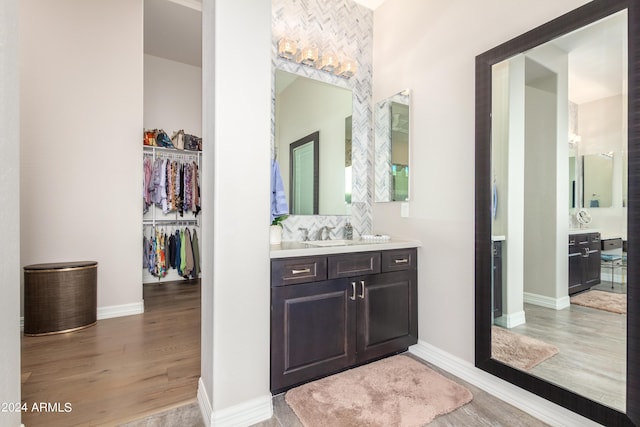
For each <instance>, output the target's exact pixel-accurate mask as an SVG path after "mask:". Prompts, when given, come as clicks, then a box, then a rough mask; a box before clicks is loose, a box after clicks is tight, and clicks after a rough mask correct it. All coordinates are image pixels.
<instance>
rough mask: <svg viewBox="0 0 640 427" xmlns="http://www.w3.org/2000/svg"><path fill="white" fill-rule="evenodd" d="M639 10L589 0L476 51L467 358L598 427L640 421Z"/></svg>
mask: <svg viewBox="0 0 640 427" xmlns="http://www.w3.org/2000/svg"><path fill="white" fill-rule="evenodd" d="M639 8H640V5H639V2H637V1H623V0H607V1H599V0H595V1H592V2H590V3H588V4H586V5H585V6H582V7H580V8H578V9H576V10H575V11H573V12H570V13H568V14H566V15H563V16H561V17H559V18H557V19H555V20H553V21H551V22H549V23H547V24H544V25H543V26H541V27H538V28H536V29H534V30H532V31H530V32H528V33H526V34H524V35H522V36H520V37H517V38H515V39H513V40H511V41H509V42H506V43H505V44H503V45H500V46H498V47H496V48H494V49H491V50H490V51H487V52H485V53H484V54H482V55H480V56H478V57H477V58H476V366H478V367H479V368H481V369H483V370H485V371H487V372H490V373H492V374H494V375H497V376H499V377H501V378H503V379H505V380H508V381H510V382H512V383H514V384H516V385H518V386H520V387H522V388H525V389H527V390H529V391H531V392H533V393H536V394H538V395H540V396H542V397H544V398H547V399H549V400H551V401H553V402H555V403H558V404H560V405H562V406H565V407H566V408H568V409H570V410H572V411H575V412H577V413H580V414H582V415H584V416H586V417H588V418H591V419H593V420H595V421H597V422H599V423H601V424H605V425H639V423H640V390H639V388H640V379H639V376H640V367H638V364H637V362H636V361H637V360H640V354H639V353H638V352H639V350H640V348H639V347H640V338H639V336H640V333H639V331H640V325H639V320H640V317H639V311H640V301H639V299H638V287H637V280H638V270H637V267H636V266H637V265H638V264H637V261H638V258H637V255H636V252H634V250H633V247H634V246H637V245H638V243H634V242H635V240H637V237H636V236H638V232H640V230H639V227H640V221H639V220H638V213H637V211H636V210H635V209H637V208H635V205H634V202H636V203H637V201H636V200H634V195H635V197H637V185H638V180H637V179H636V180H634V177H637V173H638V172H636V171H634V170H633V169H632V167H633V165H639V163H638V162H639V159H638V149H639V148H640V147H639V144H640V141H639V135H638V132H639V129H640V123H639V121H640V118H639V117H638V111H637V108H638V107H637V106H638V102H639V101H638V88H637V86H638V83H637V82H635V83H632V81H633V76H634V75H637V73H638V71H637V66H638V57H637V52H636V51H634V50H632V49H629V47H630V46H636V49H637V46H639V43H640V40H639V34H638V32H639V29H638V22H639V19H640V16H639V15H638V14H639V13H640V11H639V10H638V9H639ZM567 159H569V161H567ZM627 165H629V168H630V169H629V170H627ZM627 176H628V178H627ZM627 179H628V183H627ZM567 182H568V183H569V185H568V186H567V184H566V183H567ZM627 186H628V192H629V193H628V196H627ZM634 191H635V193H634ZM627 198H628V200H629V203H628V204H627ZM627 206H628V207H627ZM595 208H599V209H595ZM602 208H605V209H602ZM578 212H586V213H587V214H589V216H590V217H592V221H591V222H590V223H589V224H583V223H580V224H578V223H577V221H576V214H577V213H578ZM623 240H628V241H631V245H630V246H629V247H630V248H631V249H630V251H629V252H622V249H618V248H615V250H619V251H620V252H619V253H620V264H619V266H620V269H621V270H622V266H623V265H624V270H625V271H624V272H622V271H621V272H620V273H619V276H616V273H615V271H613V269H612V270H611V273H607V274H610V276H606V277H608V278H609V279H607V280H606V282H605V280H604V279H603V278H604V277H605V276H604V275H605V273H603V272H605V271H608V270H605V268H608V267H604V265H605V264H606V262H605V261H606V258H605V256H604V255H602V254H605V253H609V252H610V249H611V248H613V246H615V245H617V242H620V243H621V242H622V241H623ZM607 242H611V246H606V245H607V244H609V243H607ZM620 246H622V245H620ZM616 253H618V252H616ZM623 256H624V259H625V263H624V264H623V263H622V259H623ZM601 263H602V267H601ZM574 264H575V265H574ZM576 266H577V268H578V270H580V271H582V274H583V275H584V276H585V278H584V282H581V283H580V284H579V285H580V286H578V287H575V288H572V281H573V280H574V279H575V277H574V273H573V271H574V270H573V269H574V267H576ZM601 268H602V270H601ZM622 274H626V276H625V279H624V280H622ZM570 289H574V292H578V291H576V290H575V289H578V290H579V291H584V292H583V293H577V294H576V297H585V296H587V295H589V299H592V298H595V296H592V295H594V294H587V292H594V290H597V291H598V292H604V294H605V296H607V298H611V299H615V300H618V301H619V305H618V308H620V307H624V310H623V309H620V310H619V311H618V312H613V311H614V310H613V308H614V307H613V304H611V303H609V304H610V305H608V306H607V305H606V304H605V306H604V307H603V306H601V307H600V308H594V307H593V306H584V305H578V300H577V299H574V297H573V292H570ZM530 339H533V340H534V341H533V342H530V343H528V344H527V347H526V348H525V349H520V350H521V351H523V353H521V354H526V355H527V356H535V355H537V354H539V355H540V356H539V357H537V358H533V357H532V360H530V361H528V362H530V363H523V364H521V362H523V357H522V355H520V356H519V357H513V354H511V353H512V349H513V348H515V347H517V346H519V344H518V345H515V344H507V343H508V342H510V341H511V340H515V341H520V340H530Z"/></svg>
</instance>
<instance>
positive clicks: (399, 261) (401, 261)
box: [394, 258, 409, 264]
mask: <svg viewBox="0 0 640 427" xmlns="http://www.w3.org/2000/svg"><path fill="white" fill-rule="evenodd" d="M394 261H395V263H396V264H406V263H408V262H409V260H408V259H407V258H400V259H395V260H394Z"/></svg>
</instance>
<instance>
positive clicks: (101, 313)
mask: <svg viewBox="0 0 640 427" xmlns="http://www.w3.org/2000/svg"><path fill="white" fill-rule="evenodd" d="M142 313H144V301H140V302H134V303H131V304H122V305H109V306H106V307H98V320H103V319H111V318H112V317H122V316H131V315H133V314H142Z"/></svg>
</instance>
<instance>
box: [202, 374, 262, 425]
mask: <svg viewBox="0 0 640 427" xmlns="http://www.w3.org/2000/svg"><path fill="white" fill-rule="evenodd" d="M198 403H199V405H200V412H201V413H202V419H203V420H204V422H205V425H206V427H232V426H233V427H241V426H251V425H253V424H256V423H259V422H261V421H266V420H268V419H269V418H271V417H272V416H273V403H272V399H271V394H268V395H265V396H262V397H258V398H255V399H251V400H248V401H246V402H243V403H240V404H238V405H234V406H231V407H229V408H225V409H222V410H220V411H216V412H214V411H213V409H212V407H211V403H210V400H209V397H208V394H207V390H206V388H205V387H204V383H203V382H202V378H200V379H199V380H198Z"/></svg>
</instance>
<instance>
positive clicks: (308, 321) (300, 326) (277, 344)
mask: <svg viewBox="0 0 640 427" xmlns="http://www.w3.org/2000/svg"><path fill="white" fill-rule="evenodd" d="M355 299H356V295H355V289H354V287H353V286H351V284H350V281H349V280H347V279H336V280H328V281H321V282H314V283H309V284H301V285H291V286H278V287H272V288H271V391H272V392H274V393H277V392H279V391H282V390H284V389H286V388H289V387H291V386H293V385H296V384H300V383H302V382H305V381H309V380H312V379H315V378H319V377H322V376H325V375H328V374H331V373H334V372H337V371H340V370H342V369H344V368H346V367H348V366H351V365H353V364H354V363H355V361H356V346H355V336H356V332H355V328H356V301H355Z"/></svg>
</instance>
